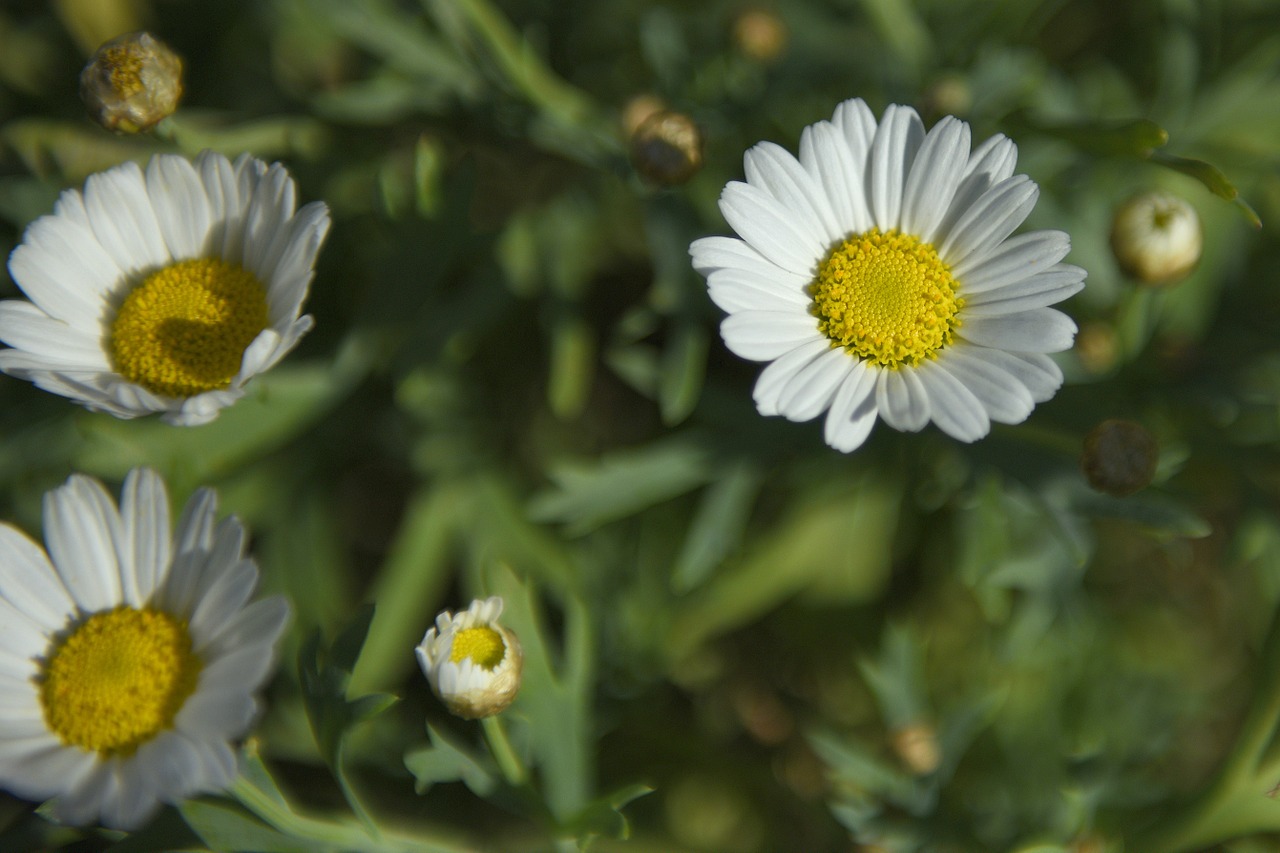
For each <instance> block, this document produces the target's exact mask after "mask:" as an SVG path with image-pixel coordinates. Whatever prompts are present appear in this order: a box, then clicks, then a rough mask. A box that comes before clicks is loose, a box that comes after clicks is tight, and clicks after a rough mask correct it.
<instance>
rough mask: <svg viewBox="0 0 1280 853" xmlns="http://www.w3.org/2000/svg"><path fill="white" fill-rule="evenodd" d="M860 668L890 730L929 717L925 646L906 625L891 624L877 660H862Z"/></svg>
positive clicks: (881, 644) (886, 630)
mask: <svg viewBox="0 0 1280 853" xmlns="http://www.w3.org/2000/svg"><path fill="white" fill-rule="evenodd" d="M858 668H859V669H860V670H862V676H863V678H865V679H866V681H867V686H868V687H870V688H871V692H872V693H873V694H874V695H875V697H876V703H877V704H878V705H879V706H880V714H881V716H882V717H883V718H884V722H885V724H886V725H887V726H888V727H889V728H890V729H898V728H902V727H903V726H907V725H910V724H912V723H919V722H921V721H923V720H927V719H929V718H930V717H931V716H932V715H931V713H930V710H929V699H928V696H927V695H926V691H925V678H924V645H923V643H922V642H921V641H920V640H919V639H917V638H916V636H915V635H914V634H913V632H912V631H911V629H910V628H909V627H907V626H905V625H890V626H889V627H888V628H886V629H885V634H884V639H883V640H882V641H881V643H880V655H879V657H878V658H876V659H875V660H870V659H867V660H862V661H859V664H858Z"/></svg>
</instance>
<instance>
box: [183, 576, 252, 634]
mask: <svg viewBox="0 0 1280 853" xmlns="http://www.w3.org/2000/svg"><path fill="white" fill-rule="evenodd" d="M211 562H213V561H212V560H211ZM208 574H211V575H214V576H215V580H214V582H213V583H212V584H211V585H210V586H209V588H208V589H207V590H204V591H203V592H202V594H201V595H200V597H199V600H198V601H197V602H196V605H195V611H194V612H193V613H192V615H191V622H190V625H191V635H192V637H193V639H194V640H195V643H196V647H197V650H198V649H199V648H200V647H202V646H203V645H204V644H205V642H209V641H212V639H213V638H214V637H215V636H217V634H218V631H219V630H220V629H221V628H223V627H224V626H226V625H228V624H229V623H230V622H231V621H232V620H233V619H234V618H235V616H236V615H237V614H238V613H239V612H240V610H241V609H242V608H243V607H244V606H245V604H246V603H247V602H248V601H249V599H250V597H252V596H253V591H254V589H255V588H256V587H257V585H258V568H257V566H255V565H254V564H253V561H252V560H240V561H238V562H236V563H233V564H232V565H230V566H226V567H225V568H223V569H222V570H221V571H218V572H216V574H215V573H214V572H209V573H208Z"/></svg>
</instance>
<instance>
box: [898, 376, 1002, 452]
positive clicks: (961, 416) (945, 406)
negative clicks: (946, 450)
mask: <svg viewBox="0 0 1280 853" xmlns="http://www.w3.org/2000/svg"><path fill="white" fill-rule="evenodd" d="M916 373H917V375H918V376H919V377H920V381H921V382H922V383H924V387H925V389H926V390H927V391H928V394H929V407H930V412H931V414H930V417H931V418H932V419H933V422H934V423H935V424H937V425H938V428H939V429H941V430H942V431H943V432H945V433H946V434H947V435H949V436H951V437H952V438H954V439H956V440H957V441H964V442H973V441H977V440H978V439H980V438H982V437H983V436H984V435H986V434H987V433H988V432H990V431H991V421H990V418H989V417H988V416H987V410H986V407H984V406H983V405H982V402H981V401H980V400H979V399H978V397H977V396H976V395H975V394H974V393H973V392H972V391H971V390H969V389H968V388H967V387H965V385H964V384H963V383H961V382H960V381H959V380H958V379H956V378H955V377H954V376H952V375H951V374H950V373H949V372H947V371H946V370H943V369H942V368H940V367H939V366H938V365H937V363H936V362H933V361H923V362H921V363H920V366H919V367H918V368H917V371H916Z"/></svg>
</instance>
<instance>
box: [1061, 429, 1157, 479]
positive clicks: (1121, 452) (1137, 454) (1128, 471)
mask: <svg viewBox="0 0 1280 853" xmlns="http://www.w3.org/2000/svg"><path fill="white" fill-rule="evenodd" d="M1159 455H1160V447H1159V445H1158V444H1157V443H1156V439H1155V436H1153V435H1152V434H1151V433H1150V432H1148V431H1147V429H1146V427H1144V426H1143V425H1142V424H1139V423H1135V422H1134V421H1125V420H1119V419H1112V420H1105V421H1103V422H1102V423H1100V424H1098V425H1097V426H1096V427H1094V428H1093V429H1092V430H1090V431H1089V434H1088V435H1087V436H1085V439H1084V456H1083V457H1082V458H1081V460H1080V467H1081V468H1082V469H1083V470H1084V476H1085V478H1086V479H1087V480H1088V481H1089V485H1090V486H1092V487H1093V488H1094V489H1095V490H1097V491H1099V492H1105V493H1106V494H1108V495H1112V496H1113V497H1117V498H1123V497H1127V496H1129V495H1132V494H1133V493H1134V492H1138V491H1141V490H1142V489H1145V488H1146V487H1147V486H1149V485H1151V479H1152V478H1153V477H1155V474H1156V462H1157V461H1158V459H1159Z"/></svg>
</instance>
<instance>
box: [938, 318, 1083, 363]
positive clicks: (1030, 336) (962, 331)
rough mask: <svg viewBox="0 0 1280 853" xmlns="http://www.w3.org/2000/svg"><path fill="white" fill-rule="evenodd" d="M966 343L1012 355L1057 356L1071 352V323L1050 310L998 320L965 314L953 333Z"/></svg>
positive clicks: (1072, 321) (1074, 327)
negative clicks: (1067, 351)
mask: <svg viewBox="0 0 1280 853" xmlns="http://www.w3.org/2000/svg"><path fill="white" fill-rule="evenodd" d="M957 332H958V333H959V335H960V336H961V337H963V338H964V339H965V340H967V341H969V342H970V343H974V344H979V345H980V346H984V347H992V348H993V349H1003V350H1011V351H1014V352H1061V351H1062V350H1067V349H1071V344H1072V342H1073V341H1074V339H1075V334H1076V324H1075V321H1074V320H1072V319H1071V318H1070V317H1068V316H1067V315H1066V314H1063V313H1062V312H1061V311H1057V310H1055V309H1053V308H1035V309H1032V310H1030V311H1023V312H1021V313H1019V314H1008V315H1004V316H1001V317H973V316H970V315H969V314H965V316H964V322H963V324H962V325H961V326H960V327H959V328H958V329H957Z"/></svg>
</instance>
